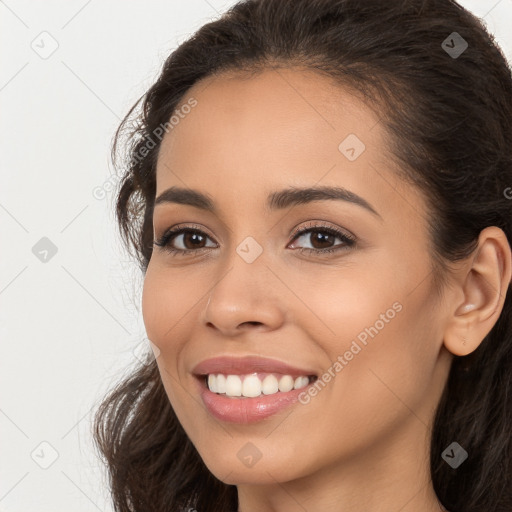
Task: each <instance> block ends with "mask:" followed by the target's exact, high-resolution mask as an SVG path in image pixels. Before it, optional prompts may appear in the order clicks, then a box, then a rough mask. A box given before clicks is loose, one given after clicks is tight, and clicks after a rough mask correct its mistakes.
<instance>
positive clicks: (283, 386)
mask: <svg viewBox="0 0 512 512" xmlns="http://www.w3.org/2000/svg"><path fill="white" fill-rule="evenodd" d="M292 389H293V378H292V377H290V375H283V376H282V377H281V378H280V379H279V391H283V392H286V391H291V390H292Z"/></svg>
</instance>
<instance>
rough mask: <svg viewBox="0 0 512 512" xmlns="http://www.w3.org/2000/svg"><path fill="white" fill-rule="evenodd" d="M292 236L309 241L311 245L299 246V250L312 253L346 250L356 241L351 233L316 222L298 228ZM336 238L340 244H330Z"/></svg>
mask: <svg viewBox="0 0 512 512" xmlns="http://www.w3.org/2000/svg"><path fill="white" fill-rule="evenodd" d="M293 236H294V238H293V240H300V239H303V240H304V242H306V243H307V242H309V243H310V245H311V247H302V248H300V247H299V248H298V250H299V251H301V252H307V253H313V254H318V253H332V252H335V251H340V250H347V249H348V248H350V247H352V246H354V245H355V243H356V239H355V237H354V236H353V235H349V234H348V233H344V232H342V231H340V230H339V229H337V228H334V227H331V226H326V225H323V224H317V223H313V224H309V225H308V226H307V227H306V228H303V229H301V230H299V231H298V232H296V233H295V234H294V235H293ZM336 239H339V240H341V241H342V244H341V245H340V244H338V245H334V246H332V245H331V244H333V243H334V241H335V240H336ZM292 248H293V247H292Z"/></svg>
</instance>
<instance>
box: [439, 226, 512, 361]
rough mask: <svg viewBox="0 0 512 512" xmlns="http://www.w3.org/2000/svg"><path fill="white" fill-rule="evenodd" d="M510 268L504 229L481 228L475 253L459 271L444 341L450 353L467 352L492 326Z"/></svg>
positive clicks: (503, 296) (506, 285)
mask: <svg viewBox="0 0 512 512" xmlns="http://www.w3.org/2000/svg"><path fill="white" fill-rule="evenodd" d="M511 268H512V265H511V250H510V245H509V243H508V240H507V237H506V235H505V233H504V232H503V231H502V230H501V229H500V228H498V227H496V226H491V227H488V228H485V229H484V230H482V232H481V233H480V236H479V240H478V247H477V248H476V249H475V252H474V255H472V256H470V257H469V258H468V263H467V264H466V265H464V266H463V267H462V269H461V271H460V279H459V280H458V289H457V291H458V292H460V293H458V294H456V295H457V300H455V299H454V301H453V305H454V308H453V313H452V315H451V317H450V318H449V319H448V323H447V326H446V329H445V333H444V345H445V347H446V348H447V349H448V350H449V351H450V352H451V353H452V354H454V355H457V356H465V355H468V354H470V353H471V352H473V351H474V350H476V349H477V348H478V346H479V345H480V344H481V343H482V341H483V340H484V338H485V337H486V336H487V334H488V333H489V332H490V331H491V329H492V328H493V327H494V325H495V324H496V322H497V320H498V318H499V316H500V314H501V311H502V310H503V305H504V303H505V296H506V293H507V290H508V285H509V283H510V281H511V274H512V269H511ZM461 294H462V296H463V300H462V301H461V300H460V295H461ZM454 297H455V294H454Z"/></svg>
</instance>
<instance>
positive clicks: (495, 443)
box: [94, 0, 512, 512]
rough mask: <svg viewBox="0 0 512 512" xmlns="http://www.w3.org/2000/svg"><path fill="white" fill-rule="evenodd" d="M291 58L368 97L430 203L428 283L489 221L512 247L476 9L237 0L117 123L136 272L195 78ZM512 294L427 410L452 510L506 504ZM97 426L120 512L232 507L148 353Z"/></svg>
mask: <svg viewBox="0 0 512 512" xmlns="http://www.w3.org/2000/svg"><path fill="white" fill-rule="evenodd" d="M456 43H457V44H456ZM466 44H467V47H466ZM292 65H298V66H302V67H305V68H309V69H312V70H315V71H317V72H318V73H322V74H324V75H325V76H328V77H330V78H333V79H334V80H336V81H337V82H338V83H339V84H340V85H342V86H345V87H350V88H352V89H353V90H355V91H358V92H359V93H360V94H363V95H364V96H365V97H366V98H367V99H370V100H373V101H374V104H375V105H377V106H378V109H379V112H380V117H381V123H382V124H383V127H384V128H385V131H386V133H387V134H388V136H389V144H390V146H389V149H390V151H391V153H392V155H393V158H395V159H396V162H397V163H398V164H399V166H400V169H401V171H400V172H401V173H402V174H403V178H404V179H407V180H409V181H410V182H411V183H413V184H415V185H416V186H417V187H419V189H420V190H421V191H422V192H423V194H424V196H425V197H426V198H427V200H428V204H429V208H430V215H429V229H430V234H431V237H432V261H433V265H434V268H435V269H436V272H435V277H436V279H437V282H438V283H439V284H442V283H443V282H444V278H445V277H446V272H448V271H449V265H448V263H449V262H450V261H456V260H458V259H461V258H465V257H467V256H469V255H470V254H471V252H472V251H473V250H474V249H475V246H476V241H477V238H478V235H479V233H480V231H481V230H482V229H484V228H485V227H487V226H492V225H494V226H498V227H500V228H501V229H503V231H504V232H505V234H506V236H507V238H508V241H509V243H511V241H512V189H511V188H510V187H512V126H511V122H512V121H511V120H512V78H511V71H510V67H509V65H508V64H507V61H506V59H505V57H504V55H503V53H502V51H501V50H500V49H499V47H498V46H497V45H496V43H495V41H494V39H493V37H492V35H490V34H489V33H488V32H487V31H486V29H485V28H484V26H483V24H482V23H481V22H480V21H479V20H478V19H477V18H476V17H474V16H473V15H472V14H470V13H469V12H468V11H466V10H465V9H463V8H462V7H461V6H460V5H459V4H457V3H456V2H455V1H453V0H386V1H382V0H365V1H361V0H245V1H241V2H239V3H237V4H236V5H234V6H233V7H231V8H230V9H229V10H228V11H227V12H226V13H225V14H224V15H222V16H221V17H220V18H219V19H217V20H215V21H213V22H210V23H207V24H206V25H204V26H203V27H202V28H200V29H199V30H198V31H197V32H196V33H195V34H194V35H193V36H192V37H190V38H189V39H188V40H186V41H185V42H183V43H182V44H181V45H180V46H179V47H178V48H177V49H176V50H175V51H173V52H172V53H171V54H170V56H169V57H168V58H167V60H166V62H165V64H164V65H163V69H162V71H161V74H160V76H159V78H158V79H157V81H156V83H155V84H154V85H153V86H152V87H151V88H150V89H149V90H148V91H147V93H146V94H145V95H144V96H143V97H142V98H141V99H140V100H139V102H137V103H136V105H134V107H133V108H132V109H131V110H130V112H129V113H128V114H127V116H126V118H125V119H124V121H123V123H122V124H121V126H120V127H119V129H118V131H117V133H116V137H115V142H114V145H113V154H114V156H115V155H118V153H119V151H118V150H119V148H120V145H121V144H120V140H121V139H122V138H123V137H124V138H123V145H122V147H123V148H124V149H125V150H126V151H125V160H124V162H126V165H127V166H126V168H125V170H124V171H123V174H122V180H121V182H120V186H119V190H118V195H117V202H116V214H117V220H118V223H119V227H120V232H121V235H122V237H123V240H124V242H125V243H126V246H127V247H128V248H129V249H131V250H132V251H133V252H132V254H133V255H134V256H135V257H136V258H137V261H138V262H139V264H140V268H141V270H142V272H143V273H145V271H146V269H147V266H148V263H149V260H150V258H151V254H152V248H153V229H152V212H153V204H154V199H155V192H156V183H155V179H156V178H155V171H156V156H157V154H158V150H159V147H160V139H159V137H156V136H155V134H156V133H160V132H158V128H159V127H161V126H165V123H168V122H169V120H170V119H171V116H172V115H173V114H174V113H175V110H176V108H177V106H178V105H179V103H180V101H181V100H182V98H183V97H184V95H185V94H186V92H187V91H188V90H189V89H190V88H191V87H192V86H193V85H194V84H195V83H196V82H198V81H199V80H201V79H202V78H205V77H208V76H210V75H213V74H218V73H220V72H223V71H228V70H231V71H237V72H254V73H255V72H257V71H258V70H261V69H264V68H265V67H267V66H292ZM140 107H141V108H140ZM134 118H135V119H136V122H137V126H136V127H135V128H131V129H130V127H131V126H132V125H131V121H132V120H133V119H134ZM149 140H152V141H153V142H154V144H148V141H149ZM149 146H152V147H151V148H149V150H148V149H147V148H148V147H149ZM144 147H145V148H146V151H142V149H143V148H144ZM141 155H143V157H141ZM117 162H119V161H118V160H117ZM507 190H508V191H509V193H508V194H507ZM511 301H512V297H511V292H510V286H509V289H508V293H507V297H506V300H505V304H504V308H503V311H502V312H501V315H500V317H499V319H498V320H497V323H496V324H495V326H494V328H493V329H492V330H491V332H490V333H489V335H488V336H487V337H486V338H485V339H484V341H483V342H482V343H481V345H480V346H479V348H478V349H477V350H475V351H474V352H473V353H471V354H470V355H468V356H465V357H455V358H454V360H453V363H452V367H451V371H450V374H449V378H448V381H447V383H446V387H445V389H444V393H443V395H442V398H441V401H440V404H439V407H438V409H437V412H436V417H435V422H434V426H433V432H432V441H431V454H430V470H431V476H432V481H433V485H434V490H435V492H436V494H437V496H438V498H439V500H440V501H441V503H442V504H443V505H444V506H445V507H446V508H448V510H450V511H451V512H483V511H485V512H490V511H492V512H510V511H511V510H512V440H511V432H512V303H511ZM94 436H95V442H96V444H97V447H98V449H99V451H100V452H101V455H102V457H103V458H104V460H105V462H106V465H107V468H108V474H109V479H110V486H111V490H112V499H113V502H114V506H115V510H116V511H119V512H121V511H122V512H125V511H137V512H146V511H149V510H151V511H153V512H159V511H162V512H163V511H177V510H186V509H187V508H188V507H194V508H196V509H197V510H199V511H200V512H209V511H212V512H213V511H215V512H218V511H221V510H222V511H228V510H237V492H236V487H235V486H233V485H226V484H224V483H223V482H221V481H219V480H218V479H216V478H215V477H214V476H213V475H212V474H211V473H210V472H209V470H208V469H207V467H206V466H205V465H204V463H203V461H202V459H201V457H200V455H199V454H198V452H197V450H196V449H195V447H194V446H193V445H192V443H191V441H190V440H189V438H188V437H187V435H186V433H185V431H184V430H183V428H182V426H181V425H180V423H179V421H178V419H177V417H176V415H175V413H174V411H173V409H172V407H171V405H170V403H169V400H168V397H167V395H166V393H165V390H164V388H163V385H162V382H161V379H160V376H159V372H158V368H157V366H156V363H155V361H154V360H153V359H151V358H148V361H147V363H146V364H142V365H141V366H140V367H139V368H137V369H136V370H135V371H134V372H133V373H132V374H130V375H129V376H128V377H126V378H125V379H124V380H123V381H122V382H120V383H119V384H118V385H117V386H116V387H115V389H113V390H111V392H110V393H109V394H108V396H107V397H106V398H105V399H104V401H103V402H102V403H101V405H100V406H99V407H98V409H97V411H96V416H95V421H94ZM453 441H457V442H458V443H459V444H460V445H462V446H463V447H464V449H465V450H466V451H467V452H468V454H469V457H468V459H467V460H466V461H465V462H464V463H463V464H462V465H461V466H460V467H458V468H457V469H452V468H451V467H450V466H449V465H448V464H447V463H446V462H445V461H444V460H442V457H441V454H442V452H443V450H444V449H445V448H446V447H448V446H449V445H450V444H451V443H452V442H453Z"/></svg>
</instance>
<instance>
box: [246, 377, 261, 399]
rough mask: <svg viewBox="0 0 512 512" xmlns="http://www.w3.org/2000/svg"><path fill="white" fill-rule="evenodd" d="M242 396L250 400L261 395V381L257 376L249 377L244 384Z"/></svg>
mask: <svg viewBox="0 0 512 512" xmlns="http://www.w3.org/2000/svg"><path fill="white" fill-rule="evenodd" d="M242 395H243V396H247V397H249V398H252V397H255V396H260V395H261V380H260V379H259V378H258V376H257V375H247V377H245V379H244V382H243V383H242Z"/></svg>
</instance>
